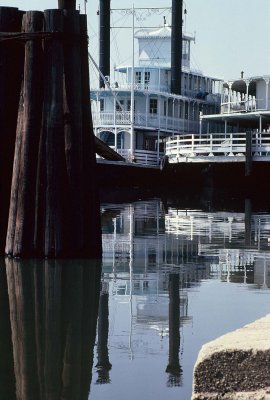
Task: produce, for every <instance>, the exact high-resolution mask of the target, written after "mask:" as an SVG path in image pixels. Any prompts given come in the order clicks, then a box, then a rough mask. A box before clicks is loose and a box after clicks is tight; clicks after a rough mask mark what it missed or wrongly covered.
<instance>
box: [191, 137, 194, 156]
mask: <svg viewBox="0 0 270 400" xmlns="http://www.w3.org/2000/svg"><path fill="white" fill-rule="evenodd" d="M191 155H192V156H193V155H194V134H192V135H191Z"/></svg>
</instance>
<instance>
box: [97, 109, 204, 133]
mask: <svg viewBox="0 0 270 400" xmlns="http://www.w3.org/2000/svg"><path fill="white" fill-rule="evenodd" d="M92 117H93V124H94V127H97V126H99V127H100V126H115V125H130V124H131V118H130V111H116V112H93V113H92ZM134 124H135V126H139V127H145V128H152V129H163V130H167V131H169V132H174V131H175V132H176V133H179V132H188V131H189V132H190V131H192V132H199V122H198V121H194V120H187V119H184V118H175V117H172V116H171V117H169V116H162V115H159V114H157V113H151V114H150V113H140V112H135V114H134Z"/></svg>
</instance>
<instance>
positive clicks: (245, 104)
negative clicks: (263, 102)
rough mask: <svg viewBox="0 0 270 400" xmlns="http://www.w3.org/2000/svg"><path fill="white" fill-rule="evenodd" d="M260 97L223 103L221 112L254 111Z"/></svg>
mask: <svg viewBox="0 0 270 400" xmlns="http://www.w3.org/2000/svg"><path fill="white" fill-rule="evenodd" d="M257 102H258V99H251V100H243V101H233V102H225V103H221V113H222V114H228V113H234V112H241V111H246V112H252V111H256V110H257Z"/></svg>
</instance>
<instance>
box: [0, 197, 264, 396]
mask: <svg viewBox="0 0 270 400" xmlns="http://www.w3.org/2000/svg"><path fill="white" fill-rule="evenodd" d="M191 205H192V206H191ZM224 210H226V211H224ZM101 213H102V229H103V260H102V265H101V263H99V262H94V261H88V260H85V261H83V260H71V261H62V260H58V261H15V260H8V259H7V260H3V259H2V261H1V264H0V285H1V288H0V354H1V357H0V399H1V400H13V399H14V400H15V399H23V400H32V399H33V400H39V399H42V400H48V399H51V400H59V399H60V398H61V399H70V400H77V399H78V400H86V399H90V400H107V399H108V400H109V399H110V400H116V399H117V400H126V399H128V400H133V399H134V400H135V399H136V400H137V399H141V400H148V399H155V400H161V399H162V400H163V399H164V398H166V399H169V400H170V399H171V400H174V399H177V400H179V399H183V400H189V399H190V397H191V390H192V372H193V365H194V363H195V361H196V358H197V355H198V352H199V350H200V348H201V346H202V345H203V344H204V343H205V342H208V341H209V340H212V339H214V338H216V337H218V336H220V335H222V334H224V333H226V332H228V331H231V330H234V329H236V328H239V327H242V326H243V325H245V324H247V323H249V322H252V321H254V320H255V319H257V318H259V317H262V316H264V315H266V314H268V313H269V309H270V301H269V300H270V290H269V287H270V251H269V250H270V208H269V213H268V210H267V207H265V206H264V207H263V208H262V207H259V206H257V205H256V207H255V206H254V204H251V203H250V202H249V201H244V200H243V201H239V202H238V201H237V202H236V201H234V200H233V201H232V202H230V204H229V203H226V207H225V206H224V204H222V205H220V206H217V205H215V206H213V203H211V202H209V201H208V200H207V201H206V200H205V201H200V202H197V201H196V199H195V198H192V199H189V200H188V201H187V200H183V199H179V198H175V199H173V200H171V199H168V198H167V199H163V200H161V199H159V198H154V199H150V200H138V201H133V202H127V203H123V202H121V203H118V204H115V203H103V204H102V206H101ZM96 333H97V334H96Z"/></svg>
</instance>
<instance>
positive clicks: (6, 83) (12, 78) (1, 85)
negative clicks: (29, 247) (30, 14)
mask: <svg viewBox="0 0 270 400" xmlns="http://www.w3.org/2000/svg"><path fill="white" fill-rule="evenodd" d="M22 16H23V12H22V11H19V10H18V8H13V7H0V32H5V33H8V32H20V31H21V21H22ZM22 66H23V46H21V45H20V44H19V43H18V42H16V41H10V40H5V41H4V40H1V41H0V191H1V207H0V252H4V247H5V236H6V232H7V223H8V210H9V198H10V187H11V180H12V165H13V155H14V145H15V137H16V124H17V114H18V102H19V96H20V87H21V78H22Z"/></svg>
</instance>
